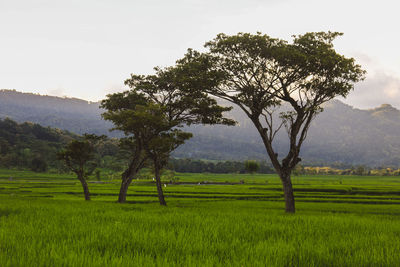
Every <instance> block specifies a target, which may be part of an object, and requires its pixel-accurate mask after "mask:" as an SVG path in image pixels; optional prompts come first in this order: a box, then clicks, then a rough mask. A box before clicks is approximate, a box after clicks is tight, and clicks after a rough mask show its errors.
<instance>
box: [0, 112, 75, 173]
mask: <svg viewBox="0 0 400 267" xmlns="http://www.w3.org/2000/svg"><path fill="white" fill-rule="evenodd" d="M74 137H76V135H73V134H71V133H68V132H63V131H60V130H57V129H51V128H48V127H42V126H40V125H38V124H33V123H29V122H25V123H22V124H18V123H16V122H14V121H12V120H10V119H4V120H0V166H2V167H7V168H12V167H18V168H30V169H32V170H35V171H45V170H47V168H58V165H59V164H58V162H57V160H56V153H57V151H58V150H60V149H61V148H62V147H63V145H64V144H65V143H66V142H68V141H69V140H71V139H72V138H74Z"/></svg>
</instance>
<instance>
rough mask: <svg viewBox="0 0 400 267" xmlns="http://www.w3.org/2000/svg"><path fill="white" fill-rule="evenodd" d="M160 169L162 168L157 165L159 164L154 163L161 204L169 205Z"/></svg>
mask: <svg viewBox="0 0 400 267" xmlns="http://www.w3.org/2000/svg"><path fill="white" fill-rule="evenodd" d="M160 169H161V168H159V167H158V166H157V164H154V174H155V176H156V184H157V193H158V200H159V201H160V205H161V206H167V203H166V202H165V199H164V193H163V190H162V185H161V175H160Z"/></svg>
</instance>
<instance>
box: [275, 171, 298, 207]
mask: <svg viewBox="0 0 400 267" xmlns="http://www.w3.org/2000/svg"><path fill="white" fill-rule="evenodd" d="M279 176H280V178H281V181H282V186H283V194H284V197H285V211H286V212H287V213H295V204H294V194H293V186H292V181H291V178H290V172H284V173H281V174H280V175H279Z"/></svg>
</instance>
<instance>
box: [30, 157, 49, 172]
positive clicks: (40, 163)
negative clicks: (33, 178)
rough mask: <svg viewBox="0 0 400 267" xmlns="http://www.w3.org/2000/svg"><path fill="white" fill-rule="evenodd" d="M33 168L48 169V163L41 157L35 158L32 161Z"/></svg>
mask: <svg viewBox="0 0 400 267" xmlns="http://www.w3.org/2000/svg"><path fill="white" fill-rule="evenodd" d="M31 170H32V171H34V172H45V171H47V163H46V161H44V160H43V159H41V158H34V159H33V160H32V162H31Z"/></svg>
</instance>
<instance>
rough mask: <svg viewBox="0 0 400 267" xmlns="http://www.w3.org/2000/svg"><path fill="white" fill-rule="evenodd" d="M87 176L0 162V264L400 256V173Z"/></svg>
mask: <svg viewBox="0 0 400 267" xmlns="http://www.w3.org/2000/svg"><path fill="white" fill-rule="evenodd" d="M176 178H177V179H175V182H176V184H171V183H170V181H165V184H166V187H164V191H165V195H166V200H167V204H168V206H167V207H161V206H159V204H158V199H157V193H156V188H155V185H154V183H153V181H149V180H141V181H135V182H134V184H133V185H132V186H131V188H130V190H129V194H128V198H127V200H128V203H126V204H118V203H116V200H117V194H118V190H119V180H116V179H114V180H109V179H104V180H102V181H101V183H99V182H95V181H91V182H90V183H89V188H90V190H91V194H92V201H90V202H85V201H84V198H83V193H82V189H81V186H80V184H79V181H78V180H77V179H75V178H74V176H72V175H54V174H36V173H31V172H23V171H10V170H0V266H400V253H399V251H400V177H367V176H364V177H357V176H299V177H294V178H293V181H294V188H295V196H296V208H297V212H296V214H294V215H288V214H285V213H284V202H283V197H282V192H281V187H280V182H279V179H278V178H277V177H276V176H275V175H249V174H221V175H217V174H177V177H176Z"/></svg>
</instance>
